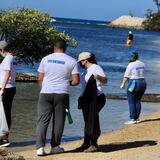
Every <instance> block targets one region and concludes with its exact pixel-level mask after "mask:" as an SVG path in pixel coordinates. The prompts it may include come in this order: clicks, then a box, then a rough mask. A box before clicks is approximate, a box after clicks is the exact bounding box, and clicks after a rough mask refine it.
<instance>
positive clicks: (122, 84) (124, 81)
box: [120, 77, 129, 88]
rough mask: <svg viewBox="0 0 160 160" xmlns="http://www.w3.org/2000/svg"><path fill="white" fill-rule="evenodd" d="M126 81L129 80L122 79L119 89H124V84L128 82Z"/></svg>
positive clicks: (126, 78)
mask: <svg viewBox="0 0 160 160" xmlns="http://www.w3.org/2000/svg"><path fill="white" fill-rule="evenodd" d="M128 79H129V78H128V77H124V78H123V80H122V83H121V86H120V88H124V87H125V84H126V82H127V81H128Z"/></svg>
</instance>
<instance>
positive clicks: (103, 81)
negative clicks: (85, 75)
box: [94, 75, 108, 84]
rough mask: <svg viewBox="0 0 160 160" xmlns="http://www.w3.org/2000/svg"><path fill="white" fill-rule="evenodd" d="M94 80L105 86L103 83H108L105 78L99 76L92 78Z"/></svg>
mask: <svg viewBox="0 0 160 160" xmlns="http://www.w3.org/2000/svg"><path fill="white" fill-rule="evenodd" d="M94 78H95V79H97V80H98V81H100V82H101V83H103V84H105V83H107V82H108V79H107V77H102V76H100V75H96V76H94Z"/></svg>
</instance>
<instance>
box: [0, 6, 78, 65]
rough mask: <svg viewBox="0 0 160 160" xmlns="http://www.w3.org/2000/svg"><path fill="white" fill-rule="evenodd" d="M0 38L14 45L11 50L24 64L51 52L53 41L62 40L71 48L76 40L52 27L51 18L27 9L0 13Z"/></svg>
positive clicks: (74, 45)
mask: <svg viewBox="0 0 160 160" xmlns="http://www.w3.org/2000/svg"><path fill="white" fill-rule="evenodd" d="M0 31H1V33H3V34H1V37H2V36H3V37H5V38H6V39H7V41H9V42H10V43H12V44H14V45H13V46H14V47H13V50H14V53H16V55H17V57H19V59H20V60H23V61H24V62H26V63H32V64H33V62H34V61H38V60H39V59H40V58H41V57H42V56H44V53H49V52H51V47H52V45H53V41H54V40H55V39H57V38H62V39H64V40H65V41H67V42H68V43H69V44H70V45H72V47H76V44H77V42H76V40H75V39H74V38H72V37H70V36H69V35H68V34H65V33H64V32H58V31H57V30H56V28H55V27H54V26H53V25H52V17H51V16H50V15H49V14H46V13H40V12H39V11H37V10H29V9H27V8H21V9H18V10H16V9H10V10H8V11H1V12H0Z"/></svg>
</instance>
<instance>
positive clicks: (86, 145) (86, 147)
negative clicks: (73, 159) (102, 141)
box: [75, 143, 90, 152]
mask: <svg viewBox="0 0 160 160" xmlns="http://www.w3.org/2000/svg"><path fill="white" fill-rule="evenodd" d="M89 146H90V145H88V144H84V143H83V144H82V145H81V146H80V147H78V148H76V149H75V150H76V151H77V152H83V151H84V150H86V149H88V148H89Z"/></svg>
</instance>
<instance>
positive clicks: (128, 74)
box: [124, 63, 132, 78]
mask: <svg viewBox="0 0 160 160" xmlns="http://www.w3.org/2000/svg"><path fill="white" fill-rule="evenodd" d="M131 69H132V65H131V63H129V64H128V66H127V68H126V71H125V73H124V77H127V78H130V76H131Z"/></svg>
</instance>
